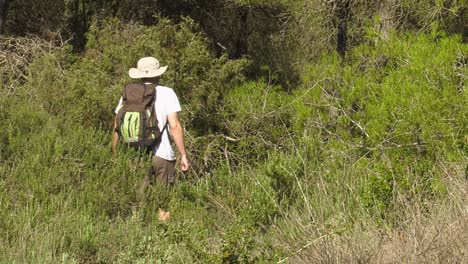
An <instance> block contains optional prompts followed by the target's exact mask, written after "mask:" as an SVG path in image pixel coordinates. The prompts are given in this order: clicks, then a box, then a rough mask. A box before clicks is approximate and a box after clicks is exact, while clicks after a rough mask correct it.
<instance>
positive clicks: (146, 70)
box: [128, 57, 167, 79]
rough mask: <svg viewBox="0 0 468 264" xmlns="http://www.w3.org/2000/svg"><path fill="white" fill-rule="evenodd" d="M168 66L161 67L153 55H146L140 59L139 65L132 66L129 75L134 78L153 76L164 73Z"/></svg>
mask: <svg viewBox="0 0 468 264" xmlns="http://www.w3.org/2000/svg"><path fill="white" fill-rule="evenodd" d="M166 70H167V66H164V67H159V61H158V60H157V59H155V58H153V57H145V58H141V59H139V60H138V63H137V67H136V68H131V69H130V70H129V71H128V75H130V78H132V79H140V78H151V77H157V76H160V75H162V74H163V73H164V72H165V71H166Z"/></svg>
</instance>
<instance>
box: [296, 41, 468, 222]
mask: <svg viewBox="0 0 468 264" xmlns="http://www.w3.org/2000/svg"><path fill="white" fill-rule="evenodd" d="M466 52H467V51H466V45H463V44H461V39H460V38H459V37H457V36H454V37H442V38H437V39H433V38H432V37H431V36H430V35H417V36H408V35H406V36H401V35H397V36H394V37H393V38H392V39H391V40H389V41H388V42H378V43H376V46H375V47H372V48H370V47H369V46H367V45H362V46H360V47H357V48H356V49H355V50H354V52H353V53H352V54H350V58H349V59H348V60H349V64H348V65H345V66H344V67H342V66H340V64H339V60H337V59H336V58H335V57H325V58H324V59H323V61H322V63H320V64H319V65H320V66H317V65H313V66H312V67H311V68H310V69H309V70H308V72H309V74H308V75H307V76H306V77H305V81H306V84H308V85H310V86H311V88H309V89H312V91H311V92H308V90H306V91H305V92H301V91H298V92H297V93H298V96H302V100H301V101H302V103H306V104H310V105H315V106H318V107H316V108H315V111H310V110H307V109H304V107H303V106H301V105H299V106H297V109H298V113H299V115H297V117H298V118H299V119H298V121H296V123H299V124H301V123H306V124H307V123H309V124H311V123H312V122H314V123H315V126H318V128H319V129H318V130H317V129H315V128H313V127H311V128H307V129H308V130H310V132H309V133H317V132H318V133H320V134H321V135H322V137H323V138H324V140H326V141H328V142H329V143H328V144H329V145H330V144H334V146H335V147H336V146H338V145H336V144H337V143H338V142H346V145H347V146H346V145H345V151H349V153H350V155H355V156H354V157H353V158H354V159H357V160H360V159H370V160H372V162H374V163H375V167H374V169H372V171H373V172H374V173H375V175H372V176H370V177H369V181H368V183H365V186H366V187H365V188H364V193H363V196H362V197H363V199H364V203H365V205H366V206H369V207H374V206H375V207H376V208H378V210H379V211H380V212H383V215H385V214H386V213H389V212H390V211H392V210H393V209H392V208H394V206H395V205H396V204H395V203H399V201H400V200H397V199H396V198H395V197H396V196H395V195H400V194H401V195H403V196H406V195H407V194H408V193H413V194H415V195H416V196H417V197H418V198H417V199H422V200H425V199H431V198H432V197H433V195H434V194H437V193H438V192H439V191H441V190H440V188H439V187H437V184H435V182H437V181H438V180H437V178H438V176H436V171H437V170H436V168H435V167H434V166H433V165H431V164H435V163H438V162H440V161H441V160H444V159H448V160H452V161H460V159H462V157H463V155H465V154H464V150H463V147H461V146H463V145H464V143H463V142H464V140H465V136H464V134H466V127H467V126H466V121H465V118H464V116H466V115H467V112H466V109H465V108H466V107H464V105H466V102H467V97H466V93H465V92H464V77H460V76H464V75H465V74H466V73H465V72H466V67H463V66H462V67H460V66H459V65H460V63H459V61H460V59H461V58H464V56H465V55H464V54H466ZM461 60H463V59H461ZM324 65H327V66H326V67H324ZM314 90H315V91H314ZM297 128H298V129H302V128H304V126H302V125H297Z"/></svg>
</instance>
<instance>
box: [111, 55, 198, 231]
mask: <svg viewBox="0 0 468 264" xmlns="http://www.w3.org/2000/svg"><path fill="white" fill-rule="evenodd" d="M166 70H167V66H164V67H160V66H159V61H158V60H157V59H155V58H153V57H145V58H142V59H140V60H139V61H138V63H137V68H131V69H130V70H129V76H130V78H132V79H141V82H142V83H144V84H152V85H156V88H155V89H156V101H155V110H156V116H157V119H158V125H159V129H160V131H161V132H162V135H161V140H160V142H159V143H158V144H156V145H155V146H154V147H153V153H154V156H153V157H152V167H153V176H155V178H156V181H157V182H158V183H161V184H163V185H165V186H169V185H172V184H174V183H175V180H176V179H175V163H176V156H175V153H174V150H173V149H172V146H171V141H170V138H169V135H171V136H172V139H173V140H174V143H175V145H176V146H177V149H178V151H179V153H180V169H181V170H182V171H183V172H185V171H188V170H189V168H190V163H189V161H188V158H187V153H186V151H185V143H184V130H183V128H182V125H181V123H180V120H179V117H178V114H177V113H178V112H180V111H181V107H180V103H179V99H178V98H177V95H176V94H175V92H174V90H172V89H171V88H169V87H165V86H160V85H158V84H159V80H160V76H161V75H162V74H163V73H164V72H165V71H166ZM122 106H123V100H122V98H120V101H119V104H118V105H117V107H116V109H115V114H117V113H118V112H119V110H120V108H121V107H122ZM116 118H117V116H116ZM116 124H117V119H116V121H115V122H114V128H115V127H116ZM118 138H119V135H118V133H117V132H115V133H114V134H113V137H112V151H113V152H114V153H115V152H116V146H117V142H118ZM150 180H151V179H150V178H149V177H148V176H147V177H146V178H145V181H144V187H146V186H147V185H148V184H149V183H150ZM169 216H170V213H169V211H164V210H163V209H159V219H160V220H161V221H163V222H165V221H166V220H167V219H168V218H169Z"/></svg>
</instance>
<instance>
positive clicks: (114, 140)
mask: <svg viewBox="0 0 468 264" xmlns="http://www.w3.org/2000/svg"><path fill="white" fill-rule="evenodd" d="M116 127H117V116H115V120H114V129H113V131H114V133H113V134H112V143H111V144H112V145H111V147H112V153H114V154H115V153H116V152H117V143H118V142H119V134H117V131H115V128H116Z"/></svg>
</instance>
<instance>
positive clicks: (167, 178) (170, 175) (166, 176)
mask: <svg viewBox="0 0 468 264" xmlns="http://www.w3.org/2000/svg"><path fill="white" fill-rule="evenodd" d="M175 164H176V161H175V160H165V159H163V158H160V157H158V156H156V155H154V156H153V159H152V165H153V176H154V177H155V178H156V182H157V183H159V184H163V185H166V186H169V185H172V184H174V183H175V181H176V177H175Z"/></svg>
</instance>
